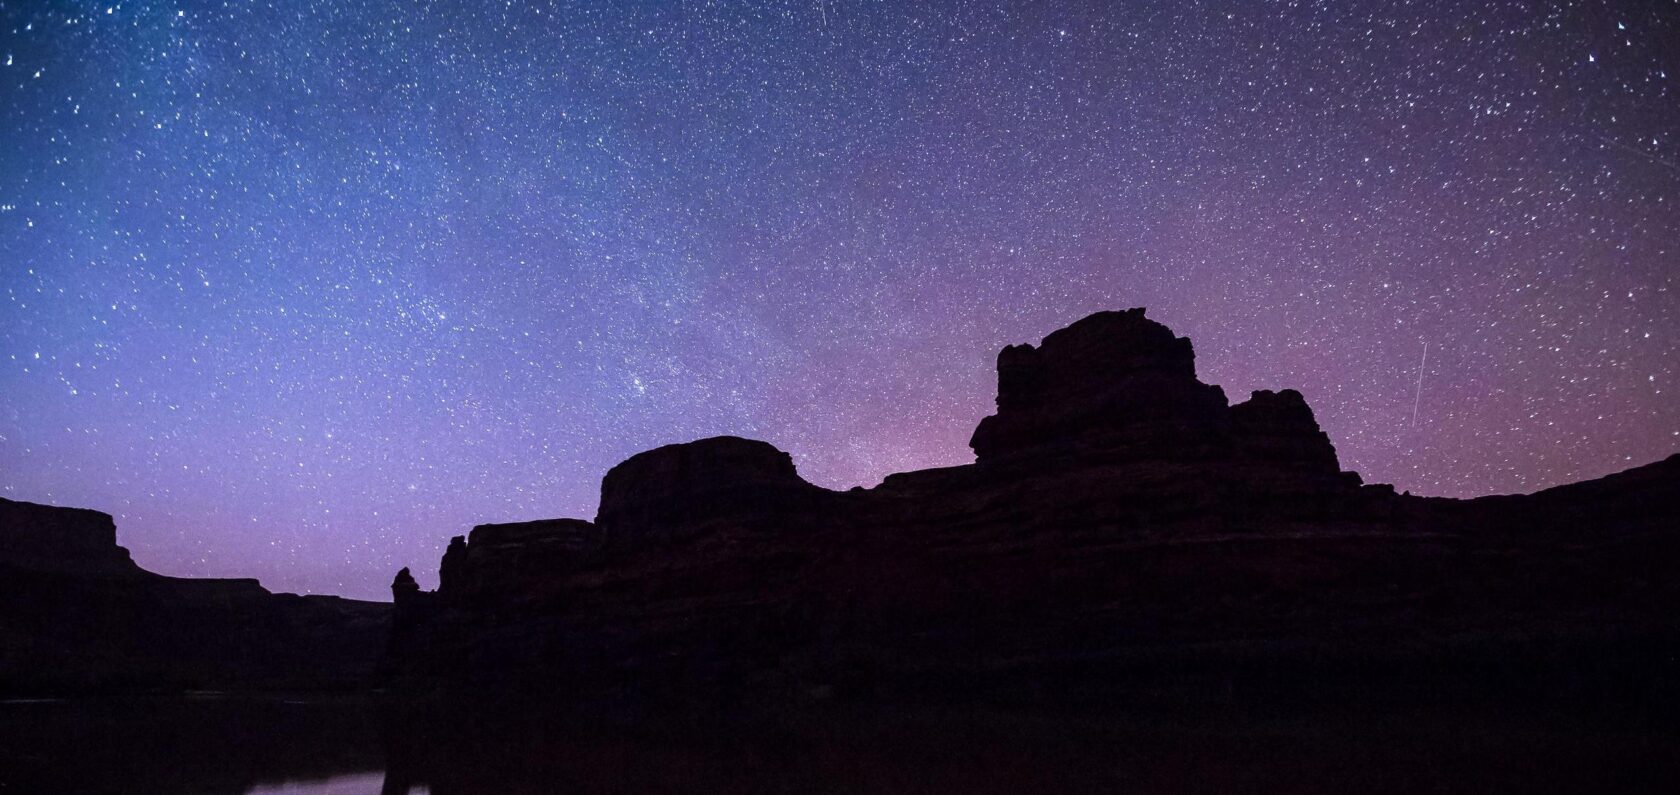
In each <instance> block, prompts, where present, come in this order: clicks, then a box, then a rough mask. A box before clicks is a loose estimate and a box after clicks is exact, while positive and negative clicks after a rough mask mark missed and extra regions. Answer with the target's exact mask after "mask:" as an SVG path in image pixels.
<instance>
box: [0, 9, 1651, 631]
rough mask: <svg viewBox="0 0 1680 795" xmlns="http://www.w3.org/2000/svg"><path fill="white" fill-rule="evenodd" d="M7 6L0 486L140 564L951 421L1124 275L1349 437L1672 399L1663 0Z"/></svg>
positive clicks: (1579, 466)
mask: <svg viewBox="0 0 1680 795" xmlns="http://www.w3.org/2000/svg"><path fill="white" fill-rule="evenodd" d="M1391 6H1393V7H1391ZM0 59H3V61H4V65H0V495H3V496H5V497H9V498H12V499H24V500H31V501H38V502H49V503H56V504H63V505H75V506H82V507H91V508H96V509H99V510H104V511H108V512H110V513H112V514H115V515H116V517H117V521H118V528H119V539H120V541H121V542H122V543H123V544H125V545H126V546H128V547H130V548H131V549H132V550H133V551H134V553H135V557H136V559H137V560H138V561H139V562H140V563H141V564H142V565H144V566H147V567H149V568H152V569H155V570H158V571H162V572H165V573H169V574H179V575H194V576H256V577H260V578H262V580H263V582H264V583H265V584H266V585H268V586H269V587H271V588H273V589H276V590H295V591H314V592H332V593H343V594H348V595H355V596H363V597H376V598H384V597H386V596H387V595H388V591H387V585H388V583H389V582H390V579H391V575H392V573H393V572H394V570H395V569H396V568H397V567H399V566H402V565H413V566H415V567H416V570H417V571H418V572H420V575H421V581H422V583H424V584H427V585H428V586H429V585H430V584H431V583H433V582H435V577H434V576H433V573H434V572H435V567H436V563H437V559H438V555H439V554H440V552H441V550H442V547H443V544H444V542H445V541H447V539H448V537H449V536H450V535H453V534H458V533H464V532H465V531H466V530H467V529H468V528H469V527H471V526H472V525H473V524H477V523H481V522H488V521H509V520H522V519H535V518H547V517H557V516H581V517H590V516H593V514H594V509H595V503H596V498H597V488H598V483H599V478H600V476H601V475H602V474H603V473H604V472H605V471H606V469H607V468H608V467H610V466H611V465H612V464H614V463H616V462H618V461H619V460H621V459H623V458H625V457H626V456H628V455H630V454H633V453H635V452H638V451H640V450H643V449H646V448H649V447H653V446H656V445H660V444H665V443H670V442H677V441H686V440H689V439H693V438H697V437H702V436H709V435H714V434H722V433H733V434H739V435H744V436H750V437H755V438H761V439H764V440H766V441H769V442H771V443H773V444H775V445H777V446H778V447H781V448H782V449H785V450H787V451H789V452H790V453H792V455H793V457H794V460H795V461H796V462H797V463H798V465H799V468H800V471H801V472H802V473H803V474H804V475H805V476H806V477H807V478H808V479H810V480H812V481H813V482H816V483H819V484H822V485H825V486H830V487H849V486H852V485H857V484H864V485H872V484H874V483H876V482H878V481H879V480H880V478H881V477H882V476H883V475H885V474H887V473H890V472H894V471H902V470H907V469H916V468H922V467H929V466H939V465H948V464H956V463H962V462H966V461H969V460H972V455H971V453H970V451H969V450H968V448H967V440H968V436H969V434H970V432H971V431H972V429H973V427H974V424H975V423H976V422H977V421H978V420H979V419H980V417H982V416H984V415H985V414H988V413H990V411H991V401H992V397H993V387H994V374H993V369H992V367H993V360H994V357H995V355H996V352H997V349H999V348H1000V347H1002V346H1003V345H1005V344H1008V343H1013V342H1036V341H1037V340H1038V339H1039V338H1041V337H1042V336H1043V335H1044V334H1045V333H1047V332H1049V331H1052V330H1054V329H1056V328H1058V327H1061V326H1063V325H1066V324H1068V323H1069V322H1072V321H1073V320H1076V319H1078V318H1079V317H1082V316H1084V315H1085V314H1087V313H1089V312H1092V311H1096V310H1099V309H1118V308H1125V307H1131V306H1139V305H1141V306H1147V307H1148V308H1149V311H1150V316H1151V317H1153V318H1155V319H1157V320H1160V321H1162V322H1165V323H1167V324H1168V325H1169V326H1171V327H1172V328H1173V329H1174V330H1176V331H1177V332H1178V333H1180V334H1184V335H1188V336H1190V337H1191V338H1192V339H1193V340H1194V341H1195V343H1196V348H1197V352H1198V354H1199V355H1198V368H1199V371H1200V373H1201V376H1202V379H1203V380H1204V381H1208V382H1210V383H1218V384H1222V385H1223V386H1224V387H1225V389H1226V392H1227V394H1228V395H1230V396H1231V397H1232V398H1233V399H1234V400H1241V399H1244V398H1246V396H1247V395H1248V392H1249V391H1250V390H1252V389H1259V388H1281V387H1296V388H1299V389H1301V391H1302V392H1304V393H1305V394H1306V396H1307V398H1308V400H1309V401H1310V402H1311V403H1312V405H1313V407H1314V408H1315V409H1316V411H1317V413H1318V417H1319V420H1320V422H1321V424H1322V425H1323V426H1324V427H1325V429H1326V430H1327V431H1328V432H1329V434H1330V436H1331V438H1332V439H1333V440H1334V441H1335V443H1336V445H1337V448H1338V450H1339V451H1340V453H1341V456H1342V462H1343V466H1344V467H1345V468H1349V469H1355V470H1358V471H1360V472H1362V473H1363V474H1364V475H1365V476H1366V479H1367V480H1370V481H1377V482H1391V483H1394V484H1395V485H1396V486H1397V487H1398V488H1401V489H1409V490H1412V491H1414V492H1421V493H1428V494H1439V495H1453V496H1466V495H1477V494H1486V493H1492V492H1510V491H1530V490H1534V489H1538V488H1542V487H1546V486H1550V485H1555V484H1558V483H1563V482H1568V481H1571V480H1577V479H1583V478H1589V477H1596V476H1600V475H1604V474H1607V473H1610V472H1613V471H1616V470H1619V469H1623V468H1627V467H1630V466H1634V465H1638V464H1644V463H1648V462H1650V461H1653V460H1656V459H1659V458H1662V457H1664V456H1666V455H1668V454H1670V453H1673V452H1675V451H1677V450H1680V399H1676V397H1677V395H1680V383H1677V381H1680V350H1677V345H1676V340H1677V338H1680V97H1677V96H1676V91H1675V81H1676V79H1680V5H1676V3H1674V2H1672V1H1670V2H1651V3H1646V4H1603V3H1590V4H1546V3H1528V2H1523V3H1486V4H1484V3H1461V2H1450V1H1443V2H1414V3H1406V4H1398V3H1387V2H1345V3H1307V2H1291V3H1259V2H1251V1H1250V0H1241V1H1233V2H1161V3H1124V4H1122V3H1118V2H1114V3H1110V2H1095V3H1088V4H1075V3H1059V4H1058V3H1045V4H1020V5H1015V4H1004V3H980V2H963V3H941V4H937V5H927V4H915V3H907V2H879V3H865V2H852V1H850V0H826V1H824V0H808V1H806V2H787V3H765V4H759V3H719V2H700V0H685V1H684V2H680V3H678V2H670V3H658V4H653V3H650V4H629V3H586V4H577V5H573V4H549V3H525V2H513V3H509V4H507V5H502V4H499V3H485V2H482V1H481V0H469V1H467V2H454V3H391V2H383V1H378V0H323V1H322V2H251V3H246V2H233V3H227V4H221V3H211V4H205V3H195V2H186V1H185V0H183V1H182V2H169V3H157V2H127V3H122V4H119V5H105V4H89V3H48V2H38V1H37V2H28V1H26V2H18V0H0ZM1425 345H1427V346H1428V353H1427V363H1426V364H1423V360H1424V347H1425ZM1420 364H1421V365H1422V367H1421V376H1422V378H1421V388H1420V387H1419V377H1420ZM1414 412H1415V419H1414Z"/></svg>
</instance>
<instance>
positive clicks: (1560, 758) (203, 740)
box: [0, 697, 1680, 795]
mask: <svg viewBox="0 0 1680 795" xmlns="http://www.w3.org/2000/svg"><path fill="white" fill-rule="evenodd" d="M1677 781H1680V732H1676V731H1671V730H1668V729H1665V728H1661V727H1660V726H1658V725H1655V724H1653V723H1652V722H1650V721H1631V720H1627V719H1624V718H1621V717H1617V716H1615V715H1610V716H1606V715H1602V714H1601V715H1597V716H1591V717H1581V716H1573V717H1570V716H1560V715H1529V716H1526V717H1522V718H1517V717H1512V716H1509V715H1489V714H1475V713H1463V712H1460V713H1456V714H1449V713H1442V712H1440V711H1433V712H1429V713H1414V714H1406V713H1399V712H1395V711H1392V710H1390V711H1388V712H1385V713H1381V714H1367V713H1362V712H1359V711H1355V710H1342V711H1336V712H1331V713H1325V712H1319V713H1313V714H1300V713H1296V714H1277V713H1260V712H1255V711H1236V710H1226V711H1210V710H1199V711H1197V712H1194V713H1188V714H1186V713H1177V712H1172V711H1165V710H1155V711H1153V712H1149V713H1143V714H1126V715H1113V714H1106V715H1091V714H1083V715H1073V716H1070V715H1066V714H1050V713H1044V712H1030V711H1007V710H958V709H950V708H919V709H917V710H914V711H886V710H882V709H880V708H861V707H849V708H848V707H823V708H814V709H806V710H789V711H786V712H782V713H778V714H775V715H768V716H766V715H760V716H756V717H752V718H746V717H739V716H737V717H731V718H725V717H722V716H717V715H689V716H686V717H682V718H673V717H669V716H665V717H659V718H650V717H647V716H642V717H629V716H626V715H622V714H620V715H603V714H580V713H575V712H571V713H568V712H561V711H559V710H555V709H551V708H540V709H539V708H518V709H506V708H503V709H499V710H488V709H485V708H483V707H481V706H472V707H455V708H445V707H440V706H435V705H434V706H428V707H425V708H420V707H415V706H397V705H391V704H388V703H385V704H380V703H372V702H368V701H361V700H320V699H290V700H288V699H265V700H248V699H225V698H213V697H201V698H190V699H182V698H170V699H161V698H160V699H145V700H124V701H107V702H82V701H61V702H3V703H0V793H11V792H19V793H117V792H122V793H163V794H165V795H167V794H170V793H265V794H267V795H278V794H279V793H286V794H287V795H325V794H328V793H330V794H331V795H360V794H361V793H369V794H370V795H371V794H373V793H413V794H418V793H429V795H455V794H456V793H480V792H483V793H537V792H562V791H564V792H695V791H733V792H789V793H792V792H800V793H803V792H1000V793H1001V792H1023V791H1038V790H1048V791H1073V792H1098V791H1129V792H1187V791H1188V792H1236V791H1289V792H1346V791H1357V792H1407V793H1412V792H1438V791H1458V792H1492V791H1498V792H1514V791H1527V792H1581V791H1618V792H1630V791H1649V792H1672V791H1674V788H1675V782H1677Z"/></svg>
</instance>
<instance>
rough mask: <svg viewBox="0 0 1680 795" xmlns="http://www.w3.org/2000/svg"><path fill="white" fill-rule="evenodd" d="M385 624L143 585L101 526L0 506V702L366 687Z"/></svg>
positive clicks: (82, 517)
mask: <svg viewBox="0 0 1680 795" xmlns="http://www.w3.org/2000/svg"><path fill="white" fill-rule="evenodd" d="M389 612H390V610H389V606H388V605H383V604H377V603H371V602H356V601H351V600H347V599H339V598H336V597H325V596H296V595H293V594H274V593H270V592H268V591H267V590H265V589H263V587H262V586H261V585H259V584H258V583H257V581H256V580H211V579H180V578H174V577H164V576H161V575H158V574H153V573H151V572H149V571H146V570H144V569H142V568H140V567H139V566H137V565H135V564H134V561H133V560H132V559H130V557H129V554H128V550H126V549H123V548H122V547H120V546H117V540H116V525H115V523H114V522H113V521H112V520H111V517H110V516H109V515H108V514H103V513H99V512H97V511H89V510H82V509H76V508H57V507H52V506H47V505H35V504H32V503H26V502H13V501H11V500H4V499H0V694H5V693H40V692H73V691H85V690H101V689H106V690H111V689H135V688H143V689H149V688H226V687H323V686H332V687H345V686H355V685H360V684H365V683H366V682H367V681H368V680H369V679H370V678H371V677H372V675H373V669H374V666H375V664H376V663H377V662H378V659H379V655H380V654H381V653H382V652H383V650H384V637H385V635H386V627H387V626H388V622H389Z"/></svg>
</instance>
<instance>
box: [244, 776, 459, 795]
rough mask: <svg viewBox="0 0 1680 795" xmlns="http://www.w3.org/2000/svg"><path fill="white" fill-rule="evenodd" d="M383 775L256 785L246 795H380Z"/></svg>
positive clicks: (415, 793)
mask: <svg viewBox="0 0 1680 795" xmlns="http://www.w3.org/2000/svg"><path fill="white" fill-rule="evenodd" d="M384 786H385V773H384V772H383V771H381V772H377V773H352V774H350V775H348V776H333V777H332V778H328V779H325V780H320V781H286V782H282V783H280V784H258V785H256V786H254V787H252V788H250V789H249V790H246V795H382V793H384V792H387V791H386V790H384ZM407 795H426V790H425V788H424V787H421V788H419V789H416V790H411V791H410V792H409V793H407Z"/></svg>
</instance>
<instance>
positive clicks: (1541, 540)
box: [392, 309, 1680, 696]
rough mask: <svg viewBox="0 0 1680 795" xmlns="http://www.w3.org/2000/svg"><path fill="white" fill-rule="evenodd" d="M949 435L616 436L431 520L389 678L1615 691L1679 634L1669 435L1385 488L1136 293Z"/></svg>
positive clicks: (798, 689) (711, 685) (810, 689)
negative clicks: (805, 453)
mask: <svg viewBox="0 0 1680 795" xmlns="http://www.w3.org/2000/svg"><path fill="white" fill-rule="evenodd" d="M971 445H972V447H973V448H974V451H975V454H976V461H975V463H973V464H969V465H964V466H957V467H947V468H943V469H935V470H926V471H921V472H909V473H902V474H897V475H892V476H889V477H888V478H887V479H886V480H885V481H884V482H883V483H882V484H881V485H879V486H877V487H875V488H872V489H854V490H852V491H848V492H833V491H829V490H826V489H822V488H819V487H816V486H814V485H812V484H809V483H807V482H806V481H804V480H803V479H802V478H800V477H799V475H798V473H797V471H796V470H795V468H794V465H793V462H792V461H791V459H790V458H789V456H788V455H787V454H786V453H783V452H781V451H779V450H777V449H775V448H774V447H772V446H771V445H769V444H766V443H764V442H758V441H751V440H746V439H740V438H735V437H720V438H716V439H705V440H700V441H697V442H691V443H688V444H681V445H670V446H667V447H662V448H659V449H656V450H650V451H648V452H645V453H641V454H639V455H636V456H633V457H631V458H630V459H629V460H627V461H625V462H624V463H622V464H620V465H618V466H616V467H614V468H613V469H612V470H611V471H610V472H608V473H607V475H606V478H605V479H604V481H603V483H602V491H601V505H600V510H599V513H598V515H597V517H596V519H595V521H594V522H593V523H591V522H586V521H583V520H564V519H561V520H551V521H547V522H528V523H523V524H518V525H483V526H480V527H478V528H475V529H474V530H473V532H472V534H471V535H470V536H469V537H468V538H466V539H465V540H463V539H456V540H457V541H461V542H462V543H460V544H455V543H452V544H451V546H450V551H449V552H448V553H447V554H446V556H445V569H446V571H445V573H444V576H443V582H442V586H441V587H440V590H439V591H438V592H437V593H435V594H428V595H426V596H427V597H428V598H427V599H425V600H417V601H414V602H412V603H410V606H409V607H406V608H405V607H404V606H403V605H400V604H399V610H398V616H397V624H398V632H399V634H398V641H397V642H396V643H395V652H394V656H393V660H394V661H395V663H394V664H393V666H392V672H393V675H394V679H393V682H395V683H398V684H416V683H429V684H443V685H465V684H492V685H510V684H525V685H528V686H531V687H535V688H539V689H543V690H546V691H548V692H555V691H556V689H558V690H563V691H564V692H567V693H576V692H621V693H623V692H635V693H641V694H647V693H655V692H666V693H681V694H683V695H684V696H693V695H695V694H697V693H710V694H714V695H720V696H728V695H729V694H737V695H739V694H742V693H769V692H777V693H792V694H812V693H818V694H821V693H839V692H847V691H863V690H870V689H876V688H901V689H904V690H905V691H914V692H920V693H926V692H930V691H931V692H949V691H955V690H965V689H969V688H986V689H991V690H993V691H995V692H1004V693H1009V694H1014V695H1021V694H1024V693H1043V692H1046V691H1048V690H1058V689H1082V688H1095V689H1097V690H1103V691H1105V692H1106V691H1112V690H1115V689H1126V688H1140V687H1147V688H1153V689H1154V690H1155V691H1163V690H1171V689H1173V688H1179V687H1182V688H1190V689H1197V688H1200V689H1205V690H1209V691H1210V692H1211V691H1218V692H1228V691H1229V689H1230V688H1231V687H1233V684H1232V683H1233V682H1239V681H1251V680H1255V679H1263V680H1266V681H1271V678H1275V677H1284V678H1291V677H1292V678H1295V679H1311V680H1314V681H1321V680H1322V681H1329V680H1333V679H1336V678H1337V677H1342V678H1343V679H1345V680H1347V681H1350V682H1353V684H1352V685H1351V686H1352V687H1355V688H1366V689H1375V690H1382V689H1383V688H1384V687H1389V686H1390V685H1393V683H1395V682H1398V681H1402V680H1403V681H1404V682H1407V683H1410V685H1408V686H1415V687H1418V688H1422V689H1424V690H1427V691H1429V692H1437V691H1439V690H1440V689H1441V688H1442V687H1448V686H1466V687H1483V686H1488V685H1489V683H1495V684H1497V686H1499V687H1509V686H1513V685H1512V683H1515V682H1524V681H1531V680H1532V681H1540V680H1546V681H1551V680H1550V679H1548V677H1552V678H1557V677H1562V678H1565V679H1569V680H1570V681H1577V682H1580V681H1591V682H1602V681H1608V679H1607V678H1606V677H1605V676H1604V675H1603V674H1604V672H1605V671H1609V670H1615V671H1617V672H1618V673H1617V677H1621V681H1629V680H1628V679H1627V677H1632V678H1634V679H1638V678H1639V677H1641V676H1648V675H1655V674H1653V672H1654V671H1657V670H1658V669H1660V668H1661V667H1662V666H1661V663H1660V660H1661V659H1662V655H1663V654H1666V653H1668V651H1669V650H1673V649H1674V648H1676V647H1677V646H1680V643H1677V642H1676V641H1677V639H1680V625H1677V623H1676V618H1675V617H1676V616H1677V615H1680V611H1677V610H1676V608H1680V584H1676V581H1675V580H1674V579H1673V578H1671V577H1668V576H1666V573H1665V572H1666V571H1668V570H1670V569H1672V568H1673V567H1674V566H1675V565H1676V564H1680V456H1677V457H1674V458H1670V459H1669V460H1667V461H1664V462H1660V463H1657V464H1653V465H1650V466H1647V467H1643V468H1641V469H1638V470H1632V471H1630V472H1627V473H1623V474H1621V475H1616V476H1612V477H1609V478H1604V479H1602V480H1599V481H1594V482H1591V483H1586V484H1577V485H1575V486H1568V487H1563V488H1561V489H1552V490H1549V491H1546V492H1542V493H1539V494H1535V495H1529V496H1512V497H1496V498H1486V499H1481V500H1469V501H1458V500H1443V499H1425V498H1414V497H1409V496H1405V495H1397V494H1395V493H1394V490H1393V489H1392V488H1390V487H1388V486H1381V485H1376V486H1367V485H1362V483H1361V481H1360V478H1359V477H1358V475H1356V474H1354V473H1351V472H1342V471H1341V469H1340V466H1339V464H1338V462H1337V459H1336V453H1335V449H1334V447H1333V446H1332V444H1331V441H1330V439H1329V438H1328V437H1327V436H1326V435H1325V434H1324V433H1323V431H1321V430H1320V429H1319V427H1318V424H1317V422H1316V421H1315V419H1314V417H1313V413H1312V410H1311V409H1310V408H1309V407H1308V405H1307V403H1306V401H1305V400H1304V399H1303V397H1302V396H1301V394H1300V393H1298V392H1296V391H1294V390H1288V389H1285V390H1282V391H1276V392H1273V391H1260V392H1255V393H1254V394H1253V395H1252V396H1251V397H1250V398H1249V399H1248V400H1247V401H1245V402H1243V403H1239V404H1236V405H1230V404H1229V403H1228V401H1227V400H1226V398H1225V395H1224V393H1223V391H1222V390H1220V388H1219V387H1217V386H1212V385H1208V384H1203V383H1201V382H1200V381H1199V380H1197V378H1196V374H1195V365H1194V351H1193V349H1192V346H1191V344H1190V341H1189V340H1187V339H1184V338H1182V337H1177V336H1175V335H1174V334H1173V333H1172V332H1171V331H1170V330H1169V329H1167V328H1166V327H1165V326H1162V325H1160V324H1159V323H1156V322H1154V321H1151V320H1149V319H1148V318H1147V317H1145V316H1144V312H1143V310H1141V309H1133V310H1128V311H1124V312H1103V313H1099V314H1096V315H1093V316H1091V317H1088V318H1085V319H1084V320H1081V321H1079V322H1077V323H1074V324H1073V325H1071V326H1069V327H1067V328H1065V329H1062V330H1060V331H1056V332H1054V333H1052V334H1050V335H1049V336H1047V337H1045V338H1044V340H1043V341H1042V342H1041V343H1040V344H1039V345H1037V346H1032V345H1013V346H1010V347H1008V348H1005V349H1004V350H1003V352H1002V353H1001V354H1000V355H999V357H998V398H997V412H996V414H994V415H993V416H990V417H987V418H985V419H984V420H982V421H981V423H980V425H979V427H978V428H977V429H976V431H975V433H974V436H973V441H972V442H971ZM1588 660H1596V662H1595V663H1593V664H1592V665H1589V666H1588V667H1589V668H1590V669H1591V672H1590V673H1586V674H1583V673H1582V668H1581V665H1583V664H1585V663H1584V662H1583V661H1588ZM1396 676H1398V677H1399V679H1396ZM1377 683H1386V684H1377ZM1425 683H1427V684H1425ZM1081 692H1084V691H1083V690H1081Z"/></svg>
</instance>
